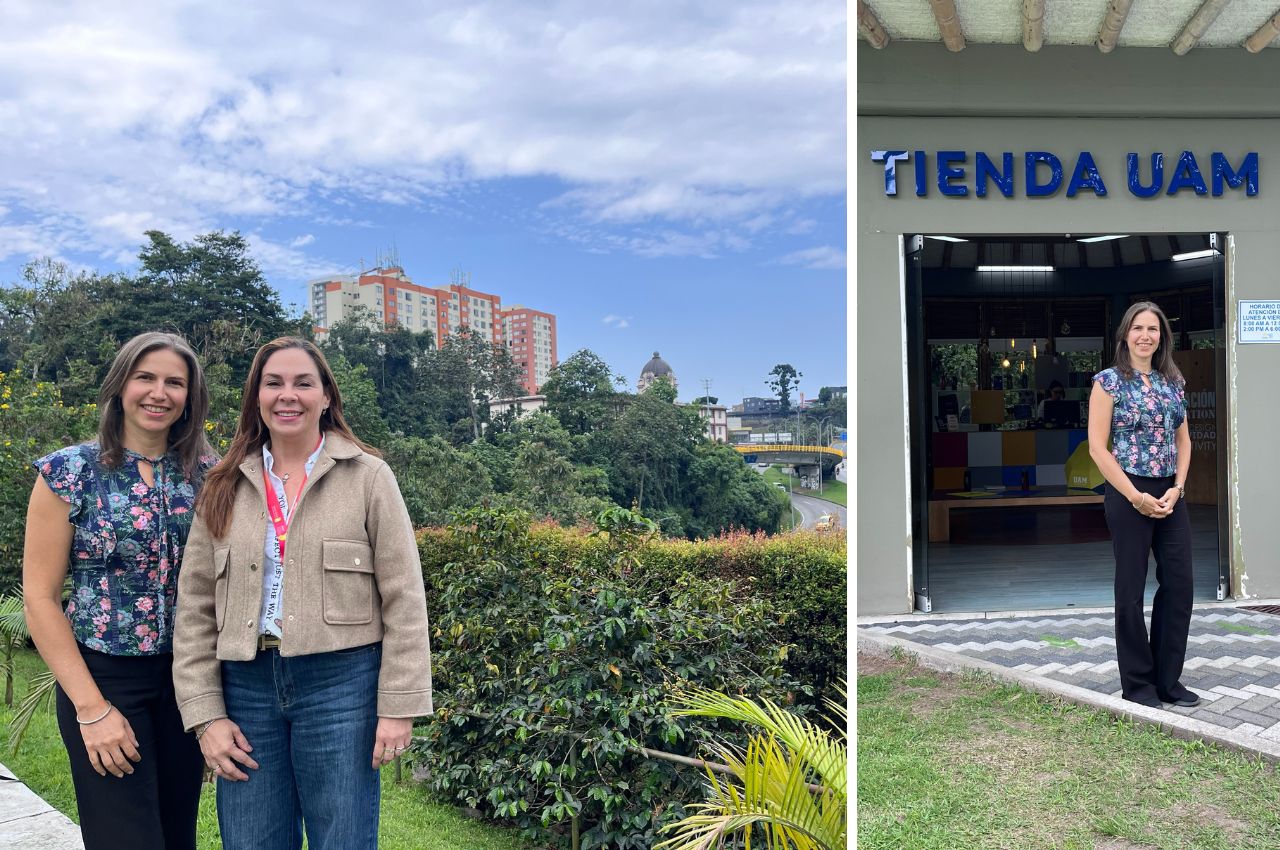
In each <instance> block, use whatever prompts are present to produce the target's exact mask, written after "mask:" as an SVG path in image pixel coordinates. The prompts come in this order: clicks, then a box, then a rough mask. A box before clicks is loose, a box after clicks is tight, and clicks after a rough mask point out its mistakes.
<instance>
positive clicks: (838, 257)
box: [777, 245, 847, 269]
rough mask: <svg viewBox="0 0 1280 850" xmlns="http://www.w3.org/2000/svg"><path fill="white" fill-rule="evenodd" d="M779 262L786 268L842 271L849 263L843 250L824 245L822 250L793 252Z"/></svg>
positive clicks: (808, 249) (780, 258) (809, 249)
mask: <svg viewBox="0 0 1280 850" xmlns="http://www.w3.org/2000/svg"><path fill="white" fill-rule="evenodd" d="M777 262H778V263H779V264H780V265H784V266H803V267H804V268H806V269H842V268H844V267H845V264H846V262H847V261H846V258H845V253H844V249H843V248H834V247H832V246H830V245H823V246H821V247H820V248H806V249H805V250H803V251H793V252H792V253H790V254H787V255H786V256H783V257H779V258H778V260H777Z"/></svg>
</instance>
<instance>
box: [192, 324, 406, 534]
mask: <svg viewBox="0 0 1280 850" xmlns="http://www.w3.org/2000/svg"><path fill="white" fill-rule="evenodd" d="M286 348H300V349H302V350H303V351H305V352H306V353H307V354H308V355H309V356H310V357H311V360H312V361H313V362H314V363H315V364H316V371H317V372H319V373H320V383H321V385H322V387H323V389H324V391H325V392H326V393H328V395H329V407H328V409H327V410H325V411H324V412H323V413H321V414H320V431H321V433H324V432H328V431H334V432H336V433H338V434H341V435H342V436H343V437H346V438H347V439H348V440H350V441H351V442H353V443H355V444H356V445H357V446H359V447H360V448H361V449H362V450H363V451H365V452H366V453H368V454H371V455H374V456H376V457H381V456H382V454H381V452H379V451H378V450H377V449H375V448H373V447H372V446H370V445H367V444H366V443H364V442H363V441H361V440H360V438H359V437H357V436H356V435H355V434H354V433H352V431H351V426H350V425H348V424H347V420H346V419H344V418H343V416H342V394H341V393H339V392H338V383H337V381H335V380H334V378H333V371H332V370H331V369H330V368H329V363H328V362H327V361H326V360H325V359H324V355H323V354H321V353H320V349H318V348H316V347H315V345H314V344H313V343H311V342H309V341H307V340H305V339H302V338H301V337H296V336H282V337H279V338H277V339H273V340H271V342H268V343H267V344H266V345H264V346H262V348H259V349H258V353H257V354H255V355H254V357H253V365H252V366H250V367H249V377H248V379H247V380H246V381H245V382H244V398H243V399H241V402H240V421H239V423H238V424H237V425H236V435H235V437H234V438H233V439H232V440H231V446H230V447H229V448H228V449H227V454H226V456H225V457H223V458H222V461H221V462H220V463H219V464H218V465H217V466H215V467H214V468H213V469H211V470H209V476H208V479H207V480H206V481H205V485H204V489H203V490H202V491H200V498H199V501H198V502H197V504H196V510H197V511H198V512H199V514H200V516H201V517H202V518H203V519H204V521H205V524H206V525H207V526H208V528H209V533H210V534H212V535H213V536H214V537H223V536H225V535H226V533H227V529H228V526H229V525H230V524H231V509H232V507H233V506H234V504H235V498H236V485H237V484H238V483H239V476H240V464H242V463H244V460H245V458H247V457H248V456H249V454H250V453H251V452H261V451H262V447H263V446H264V445H265V444H266V443H267V441H268V440H270V439H271V432H270V431H268V430H267V423H265V422H263V421H262V415H261V414H260V413H259V412H258V388H259V387H260V386H261V384H262V370H263V369H265V368H266V365H267V360H268V358H270V357H271V355H273V354H275V353H276V352H277V351H283V350H284V349H286Z"/></svg>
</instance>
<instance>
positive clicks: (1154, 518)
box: [1089, 301, 1200, 708]
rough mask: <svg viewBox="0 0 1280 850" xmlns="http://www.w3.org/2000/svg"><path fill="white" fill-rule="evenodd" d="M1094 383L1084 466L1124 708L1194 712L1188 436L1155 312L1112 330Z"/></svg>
mask: <svg viewBox="0 0 1280 850" xmlns="http://www.w3.org/2000/svg"><path fill="white" fill-rule="evenodd" d="M1093 380H1094V384H1093V391H1092V395H1091V396H1090V398H1089V456H1090V457H1091V458H1093V461H1094V463H1096V464H1097V465H1098V469H1099V470H1100V471H1101V472H1102V475H1103V477H1104V478H1106V480H1107V487H1106V498H1105V505H1104V507H1105V512H1106V517H1107V526H1108V527H1109V528H1110V529H1111V539H1112V547H1113V549H1114V551H1115V559H1116V579H1115V599H1116V656H1117V660H1118V662H1119V667H1120V686H1121V690H1122V693H1123V695H1124V698H1125V699H1127V700H1130V701H1132V702H1136V703H1139V704H1141V705H1145V706H1148V707H1151V708H1161V707H1163V706H1162V704H1163V703H1173V704H1174V705H1179V706H1188V707H1189V706H1193V705H1197V704H1199V702H1200V697H1199V696H1197V695H1196V694H1194V693H1192V692H1191V691H1189V690H1187V689H1186V688H1185V687H1183V686H1182V683H1181V682H1180V681H1179V678H1180V677H1181V676H1182V665H1183V661H1184V660H1185V659H1186V652H1187V633H1188V631H1189V629H1190V625H1191V602H1192V597H1193V591H1194V581H1193V575H1192V570H1191V520H1190V517H1189V515H1188V513H1187V508H1186V505H1184V504H1183V503H1182V502H1183V498H1184V496H1185V495H1186V491H1185V487H1186V482H1187V471H1188V470H1189V469H1190V467H1191V434H1190V431H1189V430H1188V427H1187V407H1186V398H1185V392H1184V383H1185V382H1184V380H1183V377H1182V373H1181V372H1180V371H1178V367H1177V365H1176V364H1175V363H1174V362H1173V336H1172V333H1171V331H1170V329H1169V320H1168V319H1167V318H1166V317H1165V315H1164V312H1163V311H1162V310H1161V309H1160V308H1159V307H1158V306H1157V305H1156V304H1154V303H1152V302H1150V301H1139V302H1138V303H1136V304H1134V305H1133V306H1131V307H1130V308H1129V309H1128V310H1127V311H1125V314H1124V318H1122V319H1121V320H1120V325H1119V326H1118V327H1117V328H1116V357H1115V363H1114V364H1113V365H1112V367H1111V368H1110V369H1106V370H1104V371H1102V372H1099V373H1098V374H1097V375H1095V376H1094V379H1093ZM1108 437H1110V438H1111V442H1112V448H1111V450H1110V451H1108V450H1107V438H1108ZM1151 553H1155V558H1156V581H1157V582H1158V584H1159V587H1158V589H1157V590H1156V596H1155V601H1154V604H1153V606H1152V610H1151V633H1150V636H1149V637H1148V634H1147V628H1146V622H1145V620H1144V619H1143V614H1142V600H1143V592H1144V590H1145V588H1146V584H1147V560H1148V556H1149V555H1150V554H1151Z"/></svg>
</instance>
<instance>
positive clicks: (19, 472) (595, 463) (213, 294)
mask: <svg viewBox="0 0 1280 850" xmlns="http://www.w3.org/2000/svg"><path fill="white" fill-rule="evenodd" d="M138 258H139V266H138V268H137V270H136V271H135V272H132V273H113V274H102V273H99V272H93V271H80V272H74V273H73V272H72V271H71V270H70V269H68V268H67V267H66V266H65V265H62V264H60V263H57V262H54V261H52V260H43V261H39V262H35V263H31V264H29V265H28V266H27V267H26V269H25V270H24V273H23V276H22V279H21V280H20V281H16V282H14V283H13V285H11V286H6V287H0V380H5V381H7V383H6V388H7V389H8V391H9V392H16V391H17V390H16V389H14V388H15V387H18V386H23V387H26V386H27V385H28V384H30V385H31V386H39V387H43V388H44V389H43V390H40V391H37V394H36V395H35V396H29V397H30V398H31V399H32V400H33V401H31V402H27V401H26V396H24V404H23V406H22V408H21V411H20V413H19V412H17V411H19V409H18V408H17V406H13V407H12V408H5V409H4V411H3V414H4V417H8V418H9V419H13V421H12V422H10V425H11V427H12V428H13V429H18V430H15V431H14V433H15V434H19V432H21V433H22V434H26V433H30V434H32V435H38V437H33V438H32V439H34V441H32V439H25V438H24V443H23V444H22V445H12V446H10V445H7V446H6V448H7V449H9V452H10V455H11V456H10V458H9V459H10V461H11V462H12V466H11V468H10V469H9V471H8V473H7V474H8V475H9V476H10V479H11V480H9V481H8V486H9V487H10V489H11V490H12V491H13V492H14V493H16V494H18V495H17V496H15V498H17V499H18V500H19V501H21V500H23V499H25V494H26V493H29V492H30V488H31V483H32V480H33V478H34V476H33V474H32V473H31V471H30V467H29V463H30V461H31V460H34V458H35V457H36V456H37V455H34V454H32V453H33V452H40V453H43V452H45V451H48V450H49V449H50V448H56V447H57V445H61V444H62V443H63V442H65V441H66V440H79V439H84V438H86V437H87V436H89V435H90V434H91V433H92V424H93V423H92V419H93V416H94V414H93V413H92V410H93V408H92V403H93V402H95V401H96V400H97V395H98V388H99V386H100V383H101V381H102V379H103V377H104V375H105V374H106V370H107V368H108V366H109V365H110V363H111V360H112V358H113V357H114V356H115V353H116V351H118V349H119V347H120V345H121V344H122V343H123V342H124V341H126V340H127V339H129V338H130V337H132V336H134V335H135V334H137V333H140V332H142V331H146V330H157V329H158V330H170V331H173V332H175V333H179V334H181V335H183V336H184V337H186V338H187V339H188V340H189V341H190V342H191V343H192V345H193V347H194V348H195V349H196V351H197V353H198V354H199V355H200V356H201V358H202V360H203V362H204V364H205V371H206V373H207V375H208V379H209V384H210V392H211V396H212V404H211V409H210V412H209V420H208V422H207V423H206V427H207V429H208V430H209V433H210V437H211V439H212V440H213V443H214V445H215V448H220V449H225V448H226V446H227V445H228V444H229V441H230V439H231V437H232V436H233V431H234V428H235V427H236V422H237V419H238V414H239V408H240V396H241V393H242V391H243V389H242V387H243V382H244V379H245V376H246V374H247V372H248V368H249V364H250V362H251V360H252V357H253V355H254V353H255V352H256V350H257V348H258V347H259V346H260V345H261V344H262V343H264V342H266V341H268V340H270V339H272V338H274V337H276V336H281V335H284V334H295V335H302V336H308V337H309V336H310V334H311V325H310V321H309V319H308V317H307V316H305V315H298V314H296V313H295V314H290V313H289V312H287V311H286V309H285V308H284V307H283V306H282V305H281V303H280V299H279V296H278V295H277V294H276V291H275V290H274V289H273V288H272V286H271V285H270V284H269V283H268V281H267V280H266V278H265V276H264V275H263V273H262V271H261V270H260V269H259V267H258V265H257V263H256V262H255V261H254V260H253V257H252V255H251V253H250V249H249V244H248V242H247V241H246V239H245V238H244V237H243V236H242V235H241V234H239V233H225V232H222V231H215V232H212V233H207V234H203V235H200V236H197V237H195V238H194V239H192V240H191V241H189V242H182V241H179V240H176V239H174V238H173V237H171V236H169V235H168V234H165V233H162V232H160V231H148V232H147V233H146V235H145V241H144V243H143V244H142V246H141V248H140V251H139V255H138ZM320 347H321V349H322V351H323V352H324V353H325V356H326V357H327V359H328V360H329V363H330V366H331V368H332V369H333V372H334V376H335V379H336V380H337V383H338V388H339V390H340V392H341V394H342V399H343V406H344V412H345V415H346V418H347V420H348V422H349V423H350V424H351V426H352V428H353V429H354V430H355V432H356V434H357V435H358V436H359V437H360V438H361V439H363V440H364V441H366V442H368V443H370V444H371V445H373V446H375V447H377V448H378V449H380V450H381V451H382V452H383V453H384V455H385V457H386V458H387V461H388V463H389V464H390V465H391V467H392V469H393V471H394V472H395V474H396V476H397V479H398V480H399V483H400V486H401V490H402V492H403V493H404V496H405V501H406V504H407V505H408V507H409V511H410V514H411V516H412V518H413V520H414V522H415V523H418V524H441V523H444V522H446V521H448V519H449V517H450V515H451V513H452V512H454V511H457V510H463V509H467V508H471V507H475V506H476V505H477V504H481V503H491V504H493V505H495V506H509V507H516V508H521V509H524V510H527V511H529V512H531V513H532V514H534V515H536V516H542V517H549V518H551V519H553V520H555V521H558V522H561V523H567V524H569V523H576V522H581V521H583V520H589V519H592V518H594V517H595V516H597V515H598V514H600V513H601V512H602V511H604V510H606V509H608V508H610V507H618V506H620V507H634V508H635V509H637V510H640V511H643V512H644V513H646V514H648V515H650V516H651V517H653V518H654V519H656V520H658V521H659V522H660V524H661V527H662V529H663V531H664V532H666V533H667V534H673V535H687V536H690V537H696V536H703V535H714V534H716V533H719V532H720V531H723V530H728V529H731V528H745V529H748V530H764V531H766V532H773V531H776V530H777V529H778V527H779V523H780V521H781V516H782V513H783V505H782V503H781V502H780V501H779V499H780V497H779V495H778V494H777V493H776V492H775V491H774V490H773V488H770V487H768V486H766V485H765V484H764V483H763V481H762V479H760V477H759V476H757V475H755V474H754V473H752V472H750V471H749V470H748V469H747V467H746V466H745V464H744V463H743V462H742V460H741V458H740V457H739V456H738V455H737V454H736V453H735V452H733V451H731V450H729V449H728V448H726V447H723V446H717V445H715V444H713V443H711V442H710V441H709V440H708V439H707V438H706V436H705V435H704V430H703V423H702V421H701V419H700V418H699V416H698V409H697V407H696V406H684V405H677V404H675V403H674V402H675V398H676V391H675V387H674V385H673V384H672V383H671V382H670V381H666V380H658V381H655V382H654V383H653V384H652V385H650V386H649V387H648V389H647V390H646V391H645V392H644V393H641V394H635V393H631V392H627V391H625V390H624V389H623V386H624V384H625V381H624V380H623V378H622V377H620V376H619V375H618V374H617V373H615V372H614V370H613V369H612V368H611V367H610V366H609V364H607V363H606V362H605V361H604V360H603V359H602V358H601V357H600V356H599V355H597V354H595V353H594V352H592V351H590V350H588V349H582V350H580V351H578V352H576V353H574V354H573V355H571V356H570V357H569V358H568V359H566V360H565V361H563V362H562V363H560V364H559V365H557V366H555V367H554V368H553V369H552V370H551V373H550V375H549V377H548V379H547V381H546V382H545V384H544V385H543V386H542V388H541V391H542V393H543V394H544V395H545V396H546V404H545V406H544V407H543V409H542V410H541V411H539V412H536V413H532V414H521V413H519V412H511V413H508V414H504V415H503V416H501V417H497V418H496V419H495V418H494V417H491V416H490V413H489V406H490V403H491V402H493V401H495V400H499V399H507V398H514V397H518V396H519V395H520V394H521V393H522V390H521V387H520V375H519V371H518V368H517V367H516V365H515V364H514V362H513V361H512V359H511V356H510V353H509V352H508V351H507V350H506V349H505V348H504V347H502V346H495V345H493V344H492V343H491V342H489V341H488V340H487V339H485V338H484V337H483V336H481V335H479V334H476V333H473V332H470V331H467V330H464V331H461V332H459V333H455V334H451V335H450V336H449V337H448V338H447V339H445V340H444V341H443V344H442V345H439V346H437V344H436V340H435V339H434V338H433V336H432V335H431V334H430V333H426V332H422V333H415V332H412V331H409V330H407V329H405V328H403V327H399V326H394V327H391V328H385V327H382V326H381V324H380V323H379V322H378V321H376V320H375V317H374V316H373V314H371V313H369V312H368V311H367V310H362V309H359V308H357V309H356V310H355V311H354V312H353V313H352V314H350V315H349V316H348V317H347V318H345V319H343V320H342V321H339V322H336V323H335V324H334V325H333V326H332V327H330V328H329V330H328V333H327V335H326V336H325V338H324V339H323V340H322V341H321V342H320ZM783 365H785V364H783ZM779 368H781V367H779ZM786 368H787V369H788V370H790V371H789V372H785V373H781V374H779V380H781V381H782V382H783V384H784V389H787V388H789V387H790V386H791V383H790V382H791V381H792V380H794V378H795V377H798V374H799V373H796V372H795V371H794V370H793V369H790V367H789V366H788V367H786ZM776 371H778V370H776V369H775V372H776ZM6 374H7V375H8V378H3V376H4V375H6ZM22 382H26V383H22ZM54 387H56V388H57V392H56V393H55V394H54V395H40V392H45V393H49V392H52V391H53V390H52V388H54ZM23 392H25V393H28V395H29V393H30V390H23ZM36 401H39V402H40V404H35V402H36ZM715 401H716V399H714V398H711V399H699V403H700V404H701V403H707V402H710V403H715ZM46 402H47V404H48V405H53V406H54V407H55V409H57V410H61V411H63V413H58V414H56V415H55V414H52V413H51V414H49V415H45V414H44V413H42V412H41V409H39V408H41V404H45V403H46ZM33 404H34V405H35V406H34V407H33ZM72 411H75V416H74V417H73V419H74V423H75V426H74V427H72V426H71V425H70V424H63V419H62V418H59V417H65V416H66V415H70V413H71V412H72ZM15 416H16V417H17V418H14V417H15ZM4 417H0V418H4ZM51 417H52V418H51ZM6 421H7V420H6ZM8 436H9V434H8V433H6V438H8ZM28 454H31V456H30V457H28V456H27V455H28ZM15 504H16V503H15ZM15 510H16V509H15ZM20 515H21V514H20V513H16V514H15V516H17V517H18V518H19V519H17V520H15V523H16V524H13V523H11V524H10V525H11V526H12V527H9V526H6V527H5V528H4V529H0V537H2V538H4V539H0V553H2V552H4V551H14V547H15V546H16V545H18V542H19V541H20V537H19V536H18V535H19V534H20V530H21V528H20V526H21V522H20ZM6 535H7V536H6ZM6 547H8V548H7V549H6Z"/></svg>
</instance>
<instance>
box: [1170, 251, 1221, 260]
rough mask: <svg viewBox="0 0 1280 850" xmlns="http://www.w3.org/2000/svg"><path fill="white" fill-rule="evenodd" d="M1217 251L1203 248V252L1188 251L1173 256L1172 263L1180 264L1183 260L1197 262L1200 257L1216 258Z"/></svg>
mask: <svg viewBox="0 0 1280 850" xmlns="http://www.w3.org/2000/svg"><path fill="white" fill-rule="evenodd" d="M1216 256H1218V250H1217V249H1216V248H1205V249H1204V250H1203V251H1188V252H1187V253H1185V254H1174V255H1173V261H1174V262H1175V263H1180V262H1182V261H1183V260H1199V259H1200V258H1202V257H1216Z"/></svg>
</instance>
